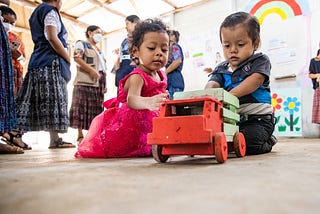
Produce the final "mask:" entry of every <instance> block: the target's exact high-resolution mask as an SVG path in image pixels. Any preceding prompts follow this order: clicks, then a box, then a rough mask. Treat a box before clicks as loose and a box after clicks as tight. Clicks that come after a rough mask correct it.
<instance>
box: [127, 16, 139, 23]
mask: <svg viewBox="0 0 320 214" xmlns="http://www.w3.org/2000/svg"><path fill="white" fill-rule="evenodd" d="M126 20H127V21H129V22H132V23H138V22H139V21H140V18H139V17H138V16H137V15H130V16H127V17H126Z"/></svg>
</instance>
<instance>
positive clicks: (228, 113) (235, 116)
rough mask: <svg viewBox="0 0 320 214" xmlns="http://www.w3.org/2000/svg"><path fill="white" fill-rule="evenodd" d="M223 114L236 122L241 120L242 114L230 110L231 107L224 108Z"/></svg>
mask: <svg viewBox="0 0 320 214" xmlns="http://www.w3.org/2000/svg"><path fill="white" fill-rule="evenodd" d="M222 115H223V118H224V119H226V118H227V119H231V120H234V121H236V122H238V121H239V120H240V115H239V114H237V113H236V112H233V111H230V110H229V109H226V108H223V109H222Z"/></svg>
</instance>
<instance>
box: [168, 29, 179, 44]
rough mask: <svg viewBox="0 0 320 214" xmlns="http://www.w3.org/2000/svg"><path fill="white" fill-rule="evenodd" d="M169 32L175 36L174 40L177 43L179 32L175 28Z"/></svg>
mask: <svg viewBox="0 0 320 214" xmlns="http://www.w3.org/2000/svg"><path fill="white" fill-rule="evenodd" d="M169 32H170V34H173V35H174V36H175V37H176V40H177V41H176V42H177V43H179V38H180V33H179V31H177V30H170V31H169Z"/></svg>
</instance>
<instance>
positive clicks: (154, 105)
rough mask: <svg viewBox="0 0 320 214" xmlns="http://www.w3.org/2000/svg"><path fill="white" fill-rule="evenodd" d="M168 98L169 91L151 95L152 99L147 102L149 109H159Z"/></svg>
mask: <svg viewBox="0 0 320 214" xmlns="http://www.w3.org/2000/svg"><path fill="white" fill-rule="evenodd" d="M168 98H169V94H168V93H161V94H157V95H154V96H153V97H150V99H149V100H148V102H147V103H146V104H147V106H148V109H149V110H151V111H154V110H159V109H160V106H161V104H162V103H163V101H165V100H167V99H168Z"/></svg>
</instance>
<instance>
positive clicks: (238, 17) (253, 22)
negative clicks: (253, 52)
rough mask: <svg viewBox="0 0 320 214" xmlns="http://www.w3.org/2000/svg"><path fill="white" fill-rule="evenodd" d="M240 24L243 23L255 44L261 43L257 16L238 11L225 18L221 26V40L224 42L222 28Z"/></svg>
mask: <svg viewBox="0 0 320 214" xmlns="http://www.w3.org/2000/svg"><path fill="white" fill-rule="evenodd" d="M238 24H242V25H243V26H244V27H246V29H247V32H248V35H249V37H250V38H251V39H252V42H253V44H259V43H260V24H259V22H258V20H257V18H256V17H254V16H252V15H250V14H249V13H246V12H236V13H233V14H231V15H229V16H227V17H226V18H225V20H224V21H223V22H222V24H221V26H220V32H219V35H220V42H222V38H221V29H222V28H232V27H235V26H236V25H238Z"/></svg>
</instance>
